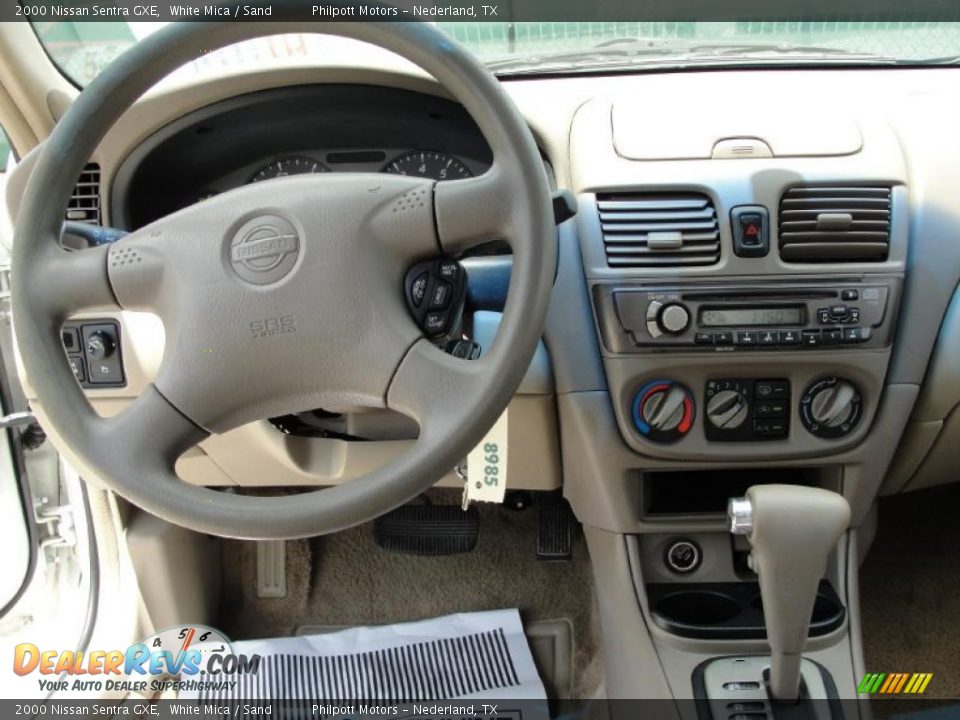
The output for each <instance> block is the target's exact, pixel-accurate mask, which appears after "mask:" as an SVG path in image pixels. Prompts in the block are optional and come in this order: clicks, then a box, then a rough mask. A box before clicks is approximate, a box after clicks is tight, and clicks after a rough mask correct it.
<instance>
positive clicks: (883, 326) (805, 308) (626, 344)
mask: <svg viewBox="0 0 960 720" xmlns="http://www.w3.org/2000/svg"><path fill="white" fill-rule="evenodd" d="M898 292H899V280H897V279H896V278H881V279H879V280H876V281H873V280H871V281H869V282H868V281H862V282H844V283H843V284H842V285H837V284H832V283H796V284H776V285H771V284H766V283H764V284H757V285H749V286H747V285H736V286H733V285H715V286H710V285H704V284H690V285H687V286H676V285H674V286H668V287H665V286H659V285H657V286H654V285H649V286H648V285H643V284H634V285H606V284H601V285H596V286H595V287H594V299H595V302H596V306H597V310H598V313H597V315H598V320H599V324H600V330H601V334H602V335H603V339H604V344H605V346H606V347H607V349H608V350H610V351H611V352H615V353H630V352H639V351H648V350H661V349H662V350H671V349H677V348H683V349H702V350H713V351H733V350H770V349H780V350H783V349H794V350H796V349H802V348H818V349H832V348H843V347H845V348H848V349H849V348H851V347H852V346H857V347H882V346H885V345H887V344H888V342H889V335H890V329H891V328H890V326H891V324H892V323H891V321H890V317H889V316H890V315H892V314H893V313H891V312H888V308H890V307H895V302H896V295H897V294H898Z"/></svg>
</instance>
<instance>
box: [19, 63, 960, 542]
mask: <svg viewBox="0 0 960 720" xmlns="http://www.w3.org/2000/svg"><path fill="white" fill-rule="evenodd" d="M954 77H955V76H954V74H953V71H950V70H938V71H919V70H918V71H909V72H907V71H902V72H897V71H886V70H875V71H871V72H858V71H852V70H851V71H847V70H844V71H839V70H838V71H835V72H823V71H789V72H787V71H784V72H760V71H743V72H736V73H729V74H725V73H720V72H703V73H694V72H691V73H675V74H638V75H632V76H617V77H604V78H600V77H577V78H563V79H552V80H536V79H529V80H512V81H509V82H504V83H503V88H504V90H505V91H506V92H508V93H509V94H510V95H511V97H512V99H513V100H514V101H515V102H516V103H517V105H518V106H519V107H520V109H521V111H522V113H523V114H524V116H525V118H526V119H527V121H528V123H529V125H530V127H531V130H532V131H533V133H534V136H535V138H536V141H537V143H538V145H539V147H540V149H541V153H542V154H543V156H544V161H545V167H546V171H547V173H548V176H549V179H550V181H551V184H552V185H554V187H556V186H559V187H562V188H567V189H569V190H570V191H572V192H573V194H574V195H575V196H576V198H577V201H578V204H579V212H578V214H577V217H576V218H575V219H573V220H570V221H568V222H566V223H563V224H562V225H561V226H560V228H559V243H560V262H559V267H558V274H557V280H556V287H555V290H554V294H553V299H552V301H551V312H550V317H549V320H548V324H547V327H546V330H545V333H544V343H543V348H542V352H540V353H539V355H538V357H539V360H538V361H537V363H536V364H535V367H532V368H531V373H530V376H529V377H528V378H527V380H525V385H524V386H522V387H521V391H520V392H519V393H518V395H517V397H516V398H515V400H514V402H513V403H512V404H511V409H510V412H511V417H516V418H518V419H517V421H516V422H511V427H512V428H514V430H515V432H517V433H518V435H517V436H516V437H515V438H512V440H511V444H512V446H513V447H515V448H523V450H522V451H518V453H517V454H518V462H519V463H520V464H521V465H522V466H523V467H524V468H525V470H524V471H523V472H519V473H518V477H519V478H523V480H522V481H518V482H523V483H524V489H550V488H555V487H558V486H559V484H560V478H561V476H562V478H563V484H564V492H565V495H566V497H567V498H568V499H569V500H570V502H571V504H572V506H573V507H574V509H575V511H576V513H577V515H578V517H579V518H580V519H581V520H582V521H584V522H586V523H588V524H591V525H594V526H596V527H602V528H605V529H608V530H611V531H617V532H627V533H650V532H665V530H664V528H665V527H666V528H674V529H676V530H678V531H679V530H680V529H684V530H688V529H689V527H690V525H689V523H690V522H693V521H696V522H697V523H701V524H700V525H698V527H708V526H709V527H713V528H720V527H722V508H720V507H719V506H716V507H712V506H711V507H707V508H704V509H702V510H696V509H695V508H693V506H692V505H691V503H693V502H694V501H695V500H697V499H698V498H701V497H703V496H704V491H705V488H707V487H714V486H716V487H717V488H720V489H722V492H721V491H720V490H718V491H717V493H715V494H716V495H717V497H720V496H723V497H727V496H729V495H730V494H731V493H732V494H736V492H738V491H739V487H728V486H727V485H725V484H724V483H725V482H726V480H725V478H726V476H725V475H724V473H733V475H734V476H736V477H743V478H747V477H750V472H752V471H758V472H759V471H760V469H763V470H764V471H766V470H767V469H770V468H775V469H776V473H777V474H783V473H787V474H789V473H793V474H795V475H796V476H797V477H798V478H799V479H800V480H802V481H803V482H809V483H813V484H817V485H820V486H823V487H840V486H841V484H842V487H843V488H844V493H845V494H846V495H847V496H848V498H849V499H850V500H851V504H852V506H853V508H854V514H855V517H856V518H857V521H858V522H861V521H862V520H863V518H864V517H865V516H866V514H867V513H868V512H869V508H870V507H871V504H872V502H873V500H874V499H875V497H876V495H877V494H879V493H881V492H883V493H888V492H896V491H897V490H899V489H901V488H904V487H907V486H910V487H915V486H917V485H918V484H919V485H922V484H933V483H936V482H944V481H946V480H948V479H949V478H950V477H953V475H954V473H953V472H952V469H951V468H952V467H954V466H955V458H956V453H955V452H953V451H952V446H953V445H955V443H951V437H955V434H953V433H956V432H960V413H954V412H953V410H954V408H956V407H957V406H958V404H960V390H958V388H960V369H958V363H956V361H955V360H953V358H954V357H955V355H956V353H951V352H949V343H945V342H940V343H938V342H937V337H938V334H939V335H941V336H942V335H943V334H944V333H947V334H949V333H950V332H953V333H955V335H954V337H960V311H958V310H956V309H955V308H953V309H951V310H950V312H947V310H948V307H949V306H951V301H952V300H953V298H954V290H955V288H956V287H957V282H958V278H960V275H958V271H957V270H956V268H960V243H957V242H956V238H957V237H958V234H957V228H958V227H960V219H958V214H957V208H956V197H957V195H956V172H955V166H956V159H957V158H958V157H960V137H958V136H957V135H956V133H954V132H953V129H952V125H950V122H949V120H950V119H951V118H953V117H956V114H957V112H960V95H958V94H957V91H956V85H955V83H952V81H953V79H954ZM742 84H746V85H749V86H750V87H751V88H753V90H754V92H755V93H756V94H757V96H758V97H763V98H766V102H765V105H764V109H762V110H758V111H757V112H755V113H751V114H744V113H742V112H741V111H740V109H739V107H738V106H737V105H736V104H730V103H729V102H727V99H728V98H729V93H730V90H731V87H735V86H736V87H739V86H741V85H742ZM824 89H826V90H827V91H829V92H831V93H832V95H833V96H834V97H843V98H844V101H843V102H842V103H839V102H838V104H837V106H836V107H835V108H834V109H833V111H832V114H831V119H830V122H829V123H826V124H824V123H822V122H821V123H819V124H818V123H817V122H815V120H816V114H817V110H816V108H813V109H811V108H807V109H802V108H797V107H795V106H794V105H793V104H791V98H793V97H794V95H795V93H796V92H801V91H802V92H803V93H807V94H810V95H815V94H818V93H822V92H823V91H824ZM665 98H666V99H670V101H671V103H672V104H671V110H670V112H663V111H662V108H661V109H660V110H657V104H656V100H657V99H660V100H663V99H665ZM890 98H895V99H896V102H891V101H890ZM704 108H710V110H709V112H704ZM677 118H682V119H683V122H679V121H678V120H677ZM731 143H733V146H731ZM730 153H739V154H734V155H731V154H730ZM27 160H28V159H27ZM92 161H93V162H94V163H96V166H97V170H98V172H99V173H100V176H99V178H100V192H101V195H102V197H101V198H98V200H99V201H102V207H101V209H102V218H103V222H104V224H106V225H110V226H113V227H119V228H123V229H128V230H130V229H136V228H139V227H142V226H144V225H146V224H148V223H150V222H151V221H152V220H154V219H157V218H159V217H162V216H164V215H166V214H169V213H172V212H176V211H177V210H178V209H180V208H184V207H186V206H188V205H191V204H193V203H196V202H198V201H202V200H203V199H204V198H205V197H209V196H210V195H212V194H217V193H223V192H229V191H231V190H233V189H234V188H240V187H242V186H244V185H246V184H247V183H250V182H260V181H268V180H269V181H273V178H275V177H281V176H282V175H284V174H292V173H296V172H303V171H309V172H365V173H370V172H372V173H381V172H407V173H415V174H424V175H427V176H430V177H435V178H436V179H437V180H440V181H443V180H444V179H445V178H444V176H443V174H442V173H443V172H444V170H445V171H446V177H451V176H453V177H458V176H463V175H464V174H471V175H473V176H477V175H480V174H482V173H484V172H485V171H486V170H487V169H488V168H489V167H490V164H491V162H492V153H491V150H490V148H489V146H488V145H487V143H486V142H485V141H484V139H483V137H482V136H481V134H480V133H479V131H478V129H477V127H476V125H475V124H474V123H473V121H472V120H471V118H470V117H469V116H468V114H467V113H466V112H465V111H464V109H463V108H462V107H461V106H460V105H459V104H458V103H456V102H455V101H453V100H452V99H450V98H449V96H447V95H445V94H444V92H443V91H442V89H440V88H439V87H437V86H436V85H435V84H433V83H431V82H430V81H428V80H426V79H424V78H423V77H420V76H415V75H411V74H404V73H402V72H399V71H397V70H396V69H395V68H383V69H381V68H376V69H367V68H352V69H344V68H342V67H335V68H313V67H311V68H298V69H291V70H284V71H283V72H273V71H263V72H256V73H244V74H239V75H235V76H234V75H229V76H223V77H216V78H211V79H209V80H204V81H202V82H184V83H183V84H182V85H171V86H170V87H169V88H164V89H161V90H160V91H158V92H156V93H154V94H152V95H150V96H148V97H146V98H144V99H142V100H141V101H139V102H138V103H136V105H135V106H134V107H132V108H131V109H130V110H129V111H128V112H127V114H126V116H125V118H124V119H123V120H122V122H120V123H118V125H117V126H116V127H115V128H114V130H113V131H111V133H110V134H109V135H108V136H107V137H106V138H105V139H104V141H103V142H102V144H101V147H100V148H99V149H98V151H97V152H96V153H95V155H94V156H93V157H92ZM28 167H29V164H28V162H27V161H25V162H24V163H23V164H22V165H21V168H24V169H25V168H28ZM24 177H26V174H25V172H23V171H22V170H18V172H17V173H16V174H15V176H14V177H12V178H11V184H10V185H9V186H8V187H12V188H13V195H12V197H13V198H14V205H13V210H14V211H15V210H16V206H15V200H16V195H17V193H18V192H21V191H22V178H24ZM10 195H11V193H10V192H9V191H8V196H10ZM751 227H754V228H756V230H757V232H756V234H754V233H752V232H751ZM811 233H813V234H812V235H811ZM821 233H828V234H830V236H831V237H830V243H829V244H830V246H831V248H832V249H831V250H830V252H829V253H827V252H825V251H826V248H825V246H824V243H823V242H820V241H821V240H823V239H825V238H823V237H822V235H818V234H821ZM651 240H652V242H651ZM470 260H472V261H476V262H475V265H476V266H477V267H485V268H488V269H489V268H499V267H501V266H502V265H504V264H508V263H509V258H506V257H497V258H487V257H478V258H470ZM957 303H960V300H957ZM484 307H485V308H486V311H485V314H484V313H482V312H481V313H476V316H480V315H483V316H484V317H483V318H482V319H481V321H478V319H477V317H474V318H473V322H474V330H475V331H476V330H477V329H478V328H482V329H483V331H484V333H485V336H484V337H479V335H478V337H477V339H478V340H479V342H480V343H481V345H483V344H484V343H488V342H489V341H492V339H493V337H494V336H495V334H496V312H493V311H492V310H493V308H492V306H491V307H487V306H484ZM958 307H960V305H958ZM471 312H472V310H471ZM80 320H81V321H82V322H83V323H88V324H89V323H91V322H92V321H93V320H98V321H99V320H104V321H109V322H112V323H116V328H117V329H118V332H119V337H117V338H116V339H115V342H116V344H117V346H118V347H119V348H120V349H121V350H122V355H123V359H124V367H123V373H124V375H123V378H124V381H125V384H123V385H122V386H121V385H120V384H119V383H110V382H103V381H102V380H103V378H100V379H98V378H95V377H93V378H91V379H88V382H87V385H85V386H84V387H85V388H86V389H87V393H88V396H90V397H91V399H92V400H94V402H95V405H96V407H97V409H98V411H101V412H109V413H114V412H118V411H119V410H120V409H122V408H123V407H124V406H125V404H126V403H127V402H129V399H130V398H132V397H136V395H137V394H138V393H139V391H140V390H141V389H142V388H143V387H145V385H146V384H148V383H149V382H150V381H151V380H152V378H153V376H154V374H155V372H156V368H157V367H159V364H160V360H161V358H162V354H163V342H164V341H163V328H162V324H159V323H157V322H156V321H155V319H152V318H151V317H149V316H147V315H146V314H140V313H123V314H122V315H118V316H109V317H107V316H105V315H97V316H96V317H94V318H92V319H91V318H81V319H80ZM951 323H952V324H951ZM96 325H97V326H96V328H92V329H91V331H93V330H96V331H98V332H99V331H101V330H103V328H105V327H106V322H103V323H99V324H96ZM954 326H955V327H954ZM111 327H112V326H111ZM83 330H84V327H83V325H81V326H80V332H83ZM82 339H83V340H84V341H86V337H85V336H83V337H82ZM71 357H73V356H71ZM87 365H88V368H89V367H90V364H89V363H87ZM93 367H97V366H93ZM107 379H108V380H109V379H111V378H107ZM773 393H778V394H779V395H777V396H773ZM322 420H323V423H325V426H324V427H326V426H327V425H329V423H330V422H332V421H331V420H330V418H323V419H322ZM336 421H337V422H338V423H341V425H342V427H340V426H338V428H337V434H338V436H339V437H341V438H347V437H362V438H365V440H366V441H365V442H346V441H343V440H338V439H334V438H332V437H330V436H329V433H326V431H325V433H326V436H325V437H308V436H307V435H306V434H303V433H289V432H284V433H281V432H278V431H277V428H276V427H275V426H273V425H271V424H270V423H268V422H266V421H264V422H261V423H253V424H251V425H250V426H244V427H242V428H238V429H236V430H234V431H231V432H229V433H225V434H224V435H222V436H217V437H214V438H211V439H209V440H208V441H206V442H205V443H204V444H203V445H202V446H200V447H199V448H197V449H195V451H193V452H192V453H191V454H189V455H187V456H185V457H184V458H183V459H182V461H181V463H180V464H178V471H179V472H180V473H181V477H183V478H184V479H185V480H187V481H188V482H194V483H197V484H205V485H221V486H222V485H241V486H258V485H277V486H281V485H282V486H298V485H299V486H303V485H309V486H315V485H331V484H338V483H341V482H346V481H348V480H349V479H351V478H352V477H356V476H358V475H359V474H362V472H365V471H366V470H367V469H369V468H370V467H372V466H373V465H374V464H376V463H378V462H382V460H383V459H384V457H385V454H387V453H394V454H399V453H401V452H402V451H403V449H404V447H406V445H405V443H406V442H407V441H408V440H409V437H410V428H409V427H408V426H407V425H404V424H400V423H398V424H396V425H395V426H394V425H390V426H389V427H386V425H385V423H393V422H394V418H383V417H380V416H378V415H376V414H369V415H362V414H352V413H351V414H347V415H344V416H343V418H342V419H337V420H336ZM374 426H375V427H374ZM951 430H952V431H953V432H948V431H951ZM898 446H899V447H900V451H899V452H898V450H897V448H898ZM895 452H896V453H897V455H898V457H897V460H896V461H895V460H894V454H895ZM326 453H334V454H335V455H337V457H340V458H341V460H338V461H337V462H336V463H328V462H326V461H324V460H322V458H323V457H325V454H326ZM598 478H602V481H598ZM443 482H444V483H445V484H447V485H449V486H458V487H459V486H460V481H459V479H458V478H456V476H455V474H454V473H452V472H451V473H450V475H449V476H448V477H447V478H445V479H444V481H443Z"/></svg>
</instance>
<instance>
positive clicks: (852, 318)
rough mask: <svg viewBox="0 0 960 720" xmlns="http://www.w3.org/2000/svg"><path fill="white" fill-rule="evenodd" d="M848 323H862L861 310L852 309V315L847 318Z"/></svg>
mask: <svg viewBox="0 0 960 720" xmlns="http://www.w3.org/2000/svg"><path fill="white" fill-rule="evenodd" d="M847 322H850V323H858V322H860V308H850V314H849V315H848V316H847Z"/></svg>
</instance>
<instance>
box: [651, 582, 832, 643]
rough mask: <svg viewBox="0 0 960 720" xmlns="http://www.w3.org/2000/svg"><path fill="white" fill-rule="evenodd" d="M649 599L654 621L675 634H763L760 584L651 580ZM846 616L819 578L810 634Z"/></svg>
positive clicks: (728, 636)
mask: <svg viewBox="0 0 960 720" xmlns="http://www.w3.org/2000/svg"><path fill="white" fill-rule="evenodd" d="M647 597H648V598H649V601H650V614H651V616H652V617H653V621H654V622H655V623H656V624H657V625H659V626H660V627H661V628H663V629H664V630H666V631H667V632H671V633H673V634H674V635H680V636H682V637H689V638H705V639H763V638H765V637H766V636H767V631H766V626H765V625H764V618H763V603H762V602H761V601H760V584H759V583H755V582H733V583H653V584H650V585H647ZM844 617H846V609H845V608H844V607H843V604H842V603H841V602H840V598H839V597H838V596H837V593H836V591H835V590H834V589H833V585H831V584H830V581H829V580H821V581H820V589H819V590H818V592H817V600H816V603H815V604H814V607H813V615H812V617H811V619H810V635H811V636H813V637H817V636H819V635H826V634H827V633H829V632H832V631H833V630H836V629H837V628H838V627H840V626H841V625H842V624H843V619H844Z"/></svg>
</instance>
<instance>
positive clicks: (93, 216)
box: [66, 163, 100, 225]
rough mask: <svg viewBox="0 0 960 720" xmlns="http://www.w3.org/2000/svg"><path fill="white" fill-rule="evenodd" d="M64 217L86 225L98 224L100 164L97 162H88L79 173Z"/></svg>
mask: <svg viewBox="0 0 960 720" xmlns="http://www.w3.org/2000/svg"><path fill="white" fill-rule="evenodd" d="M66 219H67V220H73V221H74V222H82V223H87V224H88V225H99V224H100V166H99V165H98V164H97V163H88V164H87V165H86V166H85V167H84V168H83V172H82V173H80V179H79V180H78V181H77V186H76V187H75V188H74V189H73V195H71V196H70V204H69V205H68V206H67V215H66Z"/></svg>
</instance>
